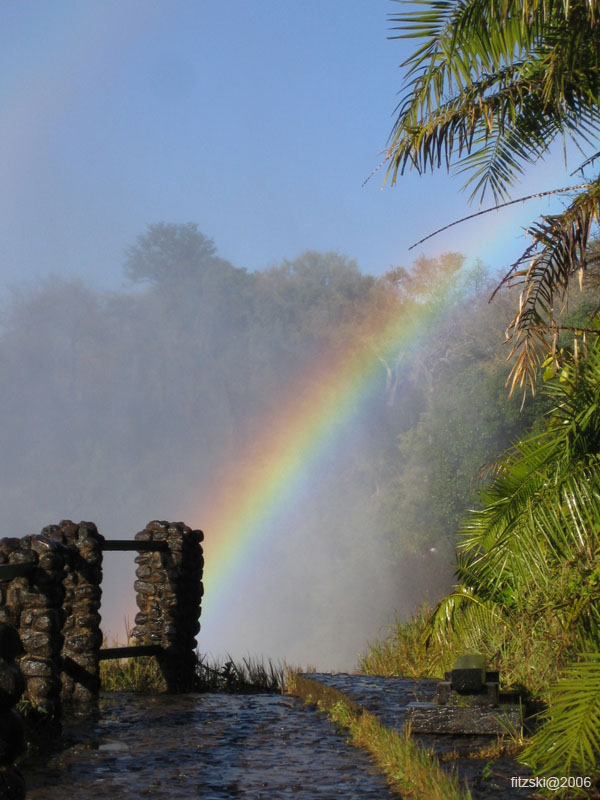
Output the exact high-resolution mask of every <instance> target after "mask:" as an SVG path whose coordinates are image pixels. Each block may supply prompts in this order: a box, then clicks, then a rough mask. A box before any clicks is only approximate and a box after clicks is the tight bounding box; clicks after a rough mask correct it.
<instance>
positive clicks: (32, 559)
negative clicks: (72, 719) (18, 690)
mask: <svg viewBox="0 0 600 800" xmlns="http://www.w3.org/2000/svg"><path fill="white" fill-rule="evenodd" d="M66 558H67V552H66V548H65V547H63V546H62V545H61V544H59V543H58V542H55V541H53V540H52V539H50V538H49V537H47V536H25V537H23V538H22V539H2V540H0V563H4V564H6V563H8V564H29V565H31V566H32V567H33V570H32V572H31V573H30V574H29V575H27V576H26V577H19V578H13V579H11V580H0V593H1V594H2V605H1V607H0V622H5V623H8V624H10V625H13V626H14V627H15V628H16V629H17V631H18V634H19V636H20V639H21V642H22V645H23V648H24V653H23V654H22V655H21V656H20V658H19V666H20V668H21V671H22V673H23V675H24V677H25V694H24V699H25V700H26V701H27V702H28V707H29V711H28V715H29V714H31V715H33V716H39V717H41V718H42V719H43V720H44V721H45V722H47V723H55V724H56V725H57V727H59V726H60V652H61V647H62V636H61V627H62V611H61V607H62V602H63V598H64V589H63V585H62V579H63V575H64V565H65V561H66ZM0 577H1V576H0Z"/></svg>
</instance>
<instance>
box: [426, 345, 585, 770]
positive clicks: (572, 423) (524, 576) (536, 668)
mask: <svg viewBox="0 0 600 800" xmlns="http://www.w3.org/2000/svg"><path fill="white" fill-rule="evenodd" d="M545 391H547V392H548V393H549V394H550V395H551V397H552V399H553V409H552V411H551V412H550V414H549V416H548V419H547V421H546V424H545V427H544V429H543V430H541V431H540V432H537V433H535V434H531V435H530V436H529V437H527V438H525V439H523V440H522V441H520V442H518V443H517V444H516V445H515V446H514V447H513V448H512V449H511V450H510V451H509V452H507V453H505V454H504V456H503V457H501V458H500V459H499V460H498V461H497V462H496V464H495V465H494V467H493V470H492V473H491V475H490V479H489V483H488V485H487V486H485V487H484V488H482V489H481V490H480V492H479V500H480V501H481V506H482V507H481V508H480V509H479V510H474V511H471V512H470V513H469V514H468V516H467V517H466V518H465V520H464V522H463V524H462V527H461V529H460V532H459V545H458V549H459V563H458V569H457V572H458V577H459V581H460V583H459V584H458V585H457V587H456V589H455V591H454V592H453V593H452V594H451V595H450V596H449V597H447V598H445V599H444V600H442V601H441V602H440V603H439V605H438V606H437V608H436V609H435V611H434V615H433V619H432V622H431V625H430V630H429V637H430V641H433V642H435V643H437V645H438V647H439V648H441V647H444V646H447V644H448V642H450V643H454V646H455V647H457V648H462V649H469V650H479V651H481V650H483V651H485V652H487V654H488V655H489V656H493V654H494V652H495V651H497V652H498V653H500V654H501V655H502V653H505V654H507V658H508V659H511V658H512V659H513V660H515V659H516V660H519V659H522V660H527V659H529V663H528V664H527V665H526V667H527V669H528V670H529V672H528V675H527V679H526V681H525V682H526V683H528V684H529V686H534V688H537V689H538V690H542V691H546V690H547V684H548V682H549V679H550V678H552V677H556V676H557V675H558V674H559V673H560V670H561V668H564V667H566V666H567V665H568V664H569V663H570V664H571V665H570V667H568V670H567V676H566V678H564V679H563V680H562V681H561V682H559V683H558V685H557V686H556V687H555V688H554V689H552V690H551V691H550V694H549V697H550V700H551V704H550V708H549V711H548V713H547V715H546V717H545V723H544V725H543V726H542V727H541V729H540V731H539V733H538V734H536V736H535V737H534V739H533V742H532V744H531V746H530V747H529V748H528V749H527V751H526V752H525V754H524V756H523V758H524V759H525V760H526V761H527V763H530V764H532V765H533V766H534V767H535V769H536V771H537V772H538V773H547V774H553V771H554V772H556V769H557V768H558V766H561V767H562V768H563V770H564V769H573V770H582V769H583V770H584V774H585V770H586V769H587V770H588V771H592V770H596V766H595V765H596V763H597V762H598V761H600V728H598V726H596V725H595V722H594V720H596V719H600V559H599V557H600V336H594V337H593V340H592V342H591V343H590V345H589V349H588V352H587V354H586V357H585V358H580V357H577V356H576V355H574V354H571V355H566V356H565V357H564V359H563V367H562V369H561V371H560V374H559V375H557V376H556V377H555V378H554V379H553V380H551V381H549V382H548V383H547V386H546V389H545ZM519 630H520V631H521V636H520V637H518V636H516V635H515V633H516V632H517V631H519ZM515 642H516V644H517V645H518V648H520V649H521V652H519V650H518V649H515ZM511 647H512V649H511ZM523 647H529V648H530V650H529V653H525V652H523ZM577 676H579V677H580V679H581V680H580V681H579V683H578V681H577ZM582 681H584V682H583V683H582ZM586 714H588V715H589V714H592V717H593V719H592V722H590V721H589V719H588V717H586ZM561 758H562V763H560V764H559V761H560V759H561ZM563 774H564V773H563Z"/></svg>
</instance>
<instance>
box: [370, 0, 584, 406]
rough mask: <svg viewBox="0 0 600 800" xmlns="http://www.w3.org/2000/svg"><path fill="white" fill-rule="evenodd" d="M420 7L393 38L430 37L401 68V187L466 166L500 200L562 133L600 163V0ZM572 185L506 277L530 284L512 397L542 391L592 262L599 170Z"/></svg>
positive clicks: (394, 138)
mask: <svg viewBox="0 0 600 800" xmlns="http://www.w3.org/2000/svg"><path fill="white" fill-rule="evenodd" d="M396 2H406V0H396ZM409 5H413V6H414V5H417V6H418V8H417V9H416V10H407V11H404V12H402V13H399V14H394V15H392V22H393V25H394V29H395V30H397V31H399V33H398V34H397V35H396V36H395V37H393V38H414V39H417V40H418V42H419V46H418V47H417V49H416V50H415V51H414V53H413V54H412V55H411V56H410V57H409V58H408V59H407V60H406V61H405V62H404V63H403V65H402V66H403V67H405V69H406V74H405V87H404V95H403V97H402V99H401V101H400V103H399V105H398V116H397V119H396V123H395V125H394V128H393V131H392V134H391V137H390V143H389V147H388V149H387V153H386V161H387V162H388V172H387V176H388V177H389V178H390V179H391V182H392V184H393V183H395V182H396V180H397V179H398V176H399V175H402V174H403V173H404V172H405V171H406V170H407V169H410V168H414V169H416V170H417V171H419V172H421V173H422V172H427V171H428V170H431V171H433V170H435V169H437V168H440V167H446V168H447V169H450V168H455V169H457V170H458V171H459V172H464V173H466V174H467V184H468V185H471V186H472V187H473V190H472V195H471V197H472V198H473V197H476V196H479V197H480V198H481V199H483V198H484V196H485V195H486V193H487V192H488V191H489V192H491V194H492V196H493V198H494V201H495V204H496V207H497V206H498V205H499V204H500V203H503V202H506V201H507V200H508V198H509V194H508V192H509V188H510V187H511V186H513V185H514V184H515V182H516V181H518V180H519V179H520V178H521V176H522V175H523V174H524V171H525V168H526V167H527V166H528V165H531V164H534V163H535V162H537V161H538V160H539V159H541V158H543V156H544V155H545V154H546V153H547V152H548V150H549V148H550V146H551V145H552V143H553V142H554V141H555V140H556V138H557V137H559V136H562V137H566V138H570V139H571V140H573V141H574V142H575V143H576V144H577V145H578V146H579V147H580V148H583V147H586V146H590V145H592V151H591V153H590V154H589V157H587V158H585V159H584V161H583V163H582V165H581V166H580V170H581V171H582V174H583V171H584V170H585V169H590V168H592V169H593V166H594V161H595V159H596V158H597V157H598V156H599V155H600V153H599V152H595V150H594V149H593V145H594V144H595V141H596V136H597V133H598V130H599V129H600V2H599V0H560V1H558V0H544V2H540V1H539V0H414V2H413V3H409ZM582 152H583V150H582ZM568 189H570V190H575V191H576V193H575V195H574V196H572V197H571V199H570V202H569V204H568V205H567V207H566V208H565V210H564V211H563V212H562V213H561V214H555V215H548V216H542V217H541V218H540V219H539V220H538V221H537V222H535V223H534V224H532V225H531V227H530V228H529V231H528V232H529V235H530V236H531V239H532V243H531V245H530V246H529V247H528V248H527V250H526V251H525V252H524V253H523V255H522V257H521V258H520V259H519V260H518V261H517V262H516V263H515V264H514V265H513V266H512V268H511V270H510V271H509V273H508V274H507V276H506V277H505V278H504V280H503V283H504V282H507V281H512V282H520V283H521V284H522V294H521V302H520V306H519V311H518V313H517V314H516V316H515V318H514V319H513V321H512V324H511V327H510V329H509V331H510V335H511V336H512V337H513V351H512V353H513V355H515V356H516V361H515V364H514V367H513V370H512V373H511V378H510V382H511V392H512V391H513V389H514V388H515V386H517V385H519V386H521V387H523V386H527V385H529V386H530V387H531V389H532V390H533V388H534V380H535V375H536V372H537V367H538V365H539V363H540V360H541V359H542V358H543V356H544V354H545V352H546V351H547V349H548V346H549V342H550V341H551V339H552V337H554V336H556V334H557V331H558V329H559V326H558V324H557V323H556V322H555V320H554V317H553V308H554V306H555V302H556V299H557V297H560V296H562V295H564V293H565V292H566V288H567V286H568V284H569V282H570V280H571V279H572V277H573V275H575V274H578V275H579V276H581V273H582V271H583V270H585V269H586V267H587V266H588V263H589V249H588V247H587V245H588V241H589V239H590V235H591V233H592V230H593V226H594V224H595V223H596V222H597V221H598V215H599V213H600V175H598V174H595V175H593V176H592V177H590V178H588V179H585V178H584V179H582V181H581V182H580V183H579V184H578V185H577V186H575V187H568ZM568 189H567V188H565V189H557V190H555V191H556V192H563V191H565V192H566V191H568ZM533 196H535V195H533ZM511 202H515V201H511Z"/></svg>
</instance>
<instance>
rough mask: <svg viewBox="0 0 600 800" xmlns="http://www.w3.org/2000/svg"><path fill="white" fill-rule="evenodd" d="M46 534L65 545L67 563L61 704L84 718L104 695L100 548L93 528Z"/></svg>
mask: <svg viewBox="0 0 600 800" xmlns="http://www.w3.org/2000/svg"><path fill="white" fill-rule="evenodd" d="M42 534H45V535H46V536H48V537H50V538H51V539H54V540H55V541H58V542H60V543H61V544H63V545H65V550H66V553H67V558H66V562H65V574H64V578H63V586H64V590H65V596H64V601H63V616H64V619H63V625H62V636H63V645H62V650H61V674H60V680H61V701H62V704H63V705H64V706H65V707H68V708H71V709H73V710H77V711H82V712H86V711H87V710H89V709H90V708H91V707H93V706H94V705H95V703H96V701H97V698H98V691H99V689H100V670H99V651H100V647H101V646H102V632H101V630H100V599H101V595H102V590H101V588H100V584H101V581H102V543H103V542H104V536H102V535H101V534H100V533H98V530H97V528H96V526H95V525H94V523H93V522H80V523H78V524H76V523H74V522H71V520H68V519H67V520H62V521H61V522H60V523H59V524H58V525H48V526H47V527H46V528H44V529H43V530H42Z"/></svg>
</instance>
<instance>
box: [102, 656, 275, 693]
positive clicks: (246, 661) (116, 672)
mask: <svg viewBox="0 0 600 800" xmlns="http://www.w3.org/2000/svg"><path fill="white" fill-rule="evenodd" d="M197 657H198V664H197V667H196V673H197V685H196V687H195V689H196V691H199V692H226V693H230V694H247V693H253V692H281V691H282V687H283V683H284V670H285V665H283V664H276V663H274V662H272V661H271V660H268V661H267V662H266V663H265V662H263V661H261V660H260V659H256V658H251V657H246V658H243V659H242V660H241V661H240V662H234V661H233V660H232V659H231V658H228V659H227V660H226V661H225V663H223V664H221V663H219V662H217V661H212V662H211V661H209V660H208V659H207V658H206V656H203V655H201V654H198V656H197ZM100 684H101V687H102V689H103V690H104V691H108V692H141V693H144V694H158V693H159V692H163V691H164V685H165V684H164V680H163V677H162V673H161V670H160V667H159V665H158V662H157V660H156V658H154V657H144V658H140V657H137V658H122V659H111V660H107V661H101V662H100Z"/></svg>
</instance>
